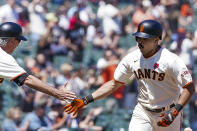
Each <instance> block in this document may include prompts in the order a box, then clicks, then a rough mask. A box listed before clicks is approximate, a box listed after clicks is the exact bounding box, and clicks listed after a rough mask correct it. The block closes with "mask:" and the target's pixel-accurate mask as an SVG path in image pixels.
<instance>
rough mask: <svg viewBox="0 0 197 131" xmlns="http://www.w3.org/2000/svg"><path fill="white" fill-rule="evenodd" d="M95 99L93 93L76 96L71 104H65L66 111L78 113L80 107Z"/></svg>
mask: <svg viewBox="0 0 197 131" xmlns="http://www.w3.org/2000/svg"><path fill="white" fill-rule="evenodd" d="M93 101H94V99H93V97H92V95H88V96H86V97H84V98H76V99H74V100H73V101H72V102H71V103H70V104H68V105H66V106H64V108H65V112H67V113H68V114H70V113H72V112H73V113H74V114H73V115H75V114H77V112H79V110H80V109H82V108H83V107H84V106H85V105H87V104H89V103H90V102H93Z"/></svg>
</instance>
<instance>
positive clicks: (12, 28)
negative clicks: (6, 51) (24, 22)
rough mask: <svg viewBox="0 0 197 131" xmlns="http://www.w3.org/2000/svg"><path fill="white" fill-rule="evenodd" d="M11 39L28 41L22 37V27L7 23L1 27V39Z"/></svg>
mask: <svg viewBox="0 0 197 131" xmlns="http://www.w3.org/2000/svg"><path fill="white" fill-rule="evenodd" d="M9 37H15V38H17V39H18V40H24V41H26V40H27V39H26V38H25V37H24V36H22V28H21V26H20V25H18V24H16V23H14V22H5V23H2V24H1V25H0V38H9Z"/></svg>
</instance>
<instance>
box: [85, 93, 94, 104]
mask: <svg viewBox="0 0 197 131" xmlns="http://www.w3.org/2000/svg"><path fill="white" fill-rule="evenodd" d="M82 100H83V102H84V104H85V105H87V104H89V103H91V102H93V101H94V98H93V96H92V94H90V95H88V96H85V97H84V98H82Z"/></svg>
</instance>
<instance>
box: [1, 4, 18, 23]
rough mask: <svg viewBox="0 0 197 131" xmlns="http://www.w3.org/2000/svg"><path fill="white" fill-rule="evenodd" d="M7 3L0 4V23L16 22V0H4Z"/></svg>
mask: <svg viewBox="0 0 197 131" xmlns="http://www.w3.org/2000/svg"><path fill="white" fill-rule="evenodd" d="M6 2H7V4H5V5H3V6H0V23H3V22H8V21H9V22H17V21H18V17H19V16H18V12H17V10H16V0H6Z"/></svg>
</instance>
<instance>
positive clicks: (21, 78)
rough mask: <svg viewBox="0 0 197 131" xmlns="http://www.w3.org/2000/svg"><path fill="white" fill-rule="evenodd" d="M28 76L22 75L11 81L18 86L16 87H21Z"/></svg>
mask: <svg viewBox="0 0 197 131" xmlns="http://www.w3.org/2000/svg"><path fill="white" fill-rule="evenodd" d="M28 76H29V74H27V73H24V74H22V75H20V76H18V77H17V78H15V79H14V80H13V81H14V82H15V83H16V84H17V85H18V86H22V85H23V84H24V81H25V79H26V78H27V77H28Z"/></svg>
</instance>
